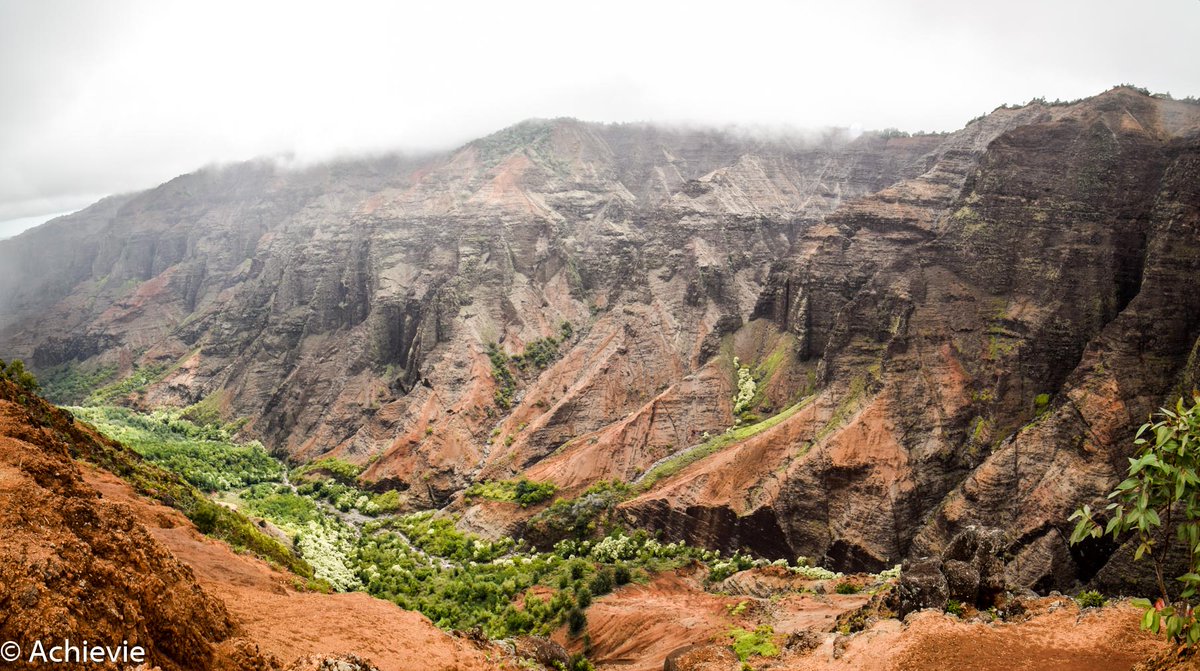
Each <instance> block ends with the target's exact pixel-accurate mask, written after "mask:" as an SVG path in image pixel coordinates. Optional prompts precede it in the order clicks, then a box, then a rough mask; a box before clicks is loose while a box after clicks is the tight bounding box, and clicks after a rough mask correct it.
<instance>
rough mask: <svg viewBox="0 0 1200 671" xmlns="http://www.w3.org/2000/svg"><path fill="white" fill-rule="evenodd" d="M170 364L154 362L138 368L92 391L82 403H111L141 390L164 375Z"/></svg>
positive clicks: (93, 404)
mask: <svg viewBox="0 0 1200 671" xmlns="http://www.w3.org/2000/svg"><path fill="white" fill-rule="evenodd" d="M170 369H171V366H169V365H166V364H155V365H152V366H145V367H143V368H138V369H136V370H134V371H133V372H132V373H130V374H129V376H128V377H125V378H123V379H121V380H118V381H116V382H113V383H111V384H107V385H105V386H103V387H100V388H99V389H97V390H95V391H93V392H92V393H91V394H89V395H88V397H87V398H86V399H84V401H83V404H84V405H91V406H97V405H112V404H113V403H115V402H117V401H119V400H121V399H122V398H125V397H126V396H129V395H130V394H134V393H137V392H141V391H143V390H145V389H146V387H148V386H150V385H151V384H154V383H155V382H158V381H159V380H161V379H162V378H163V376H164V375H166V373H167V371H169V370H170Z"/></svg>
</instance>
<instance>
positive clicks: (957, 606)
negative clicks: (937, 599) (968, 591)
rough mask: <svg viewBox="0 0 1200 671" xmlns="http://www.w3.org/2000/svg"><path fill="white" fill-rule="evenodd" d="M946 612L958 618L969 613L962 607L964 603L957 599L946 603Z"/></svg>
mask: <svg viewBox="0 0 1200 671" xmlns="http://www.w3.org/2000/svg"><path fill="white" fill-rule="evenodd" d="M946 612H947V613H950V614H951V615H956V616H958V617H962V616H963V615H966V613H967V611H966V609H965V608H964V607H963V605H962V602H960V601H957V600H955V599H950V600H949V601H947V602H946Z"/></svg>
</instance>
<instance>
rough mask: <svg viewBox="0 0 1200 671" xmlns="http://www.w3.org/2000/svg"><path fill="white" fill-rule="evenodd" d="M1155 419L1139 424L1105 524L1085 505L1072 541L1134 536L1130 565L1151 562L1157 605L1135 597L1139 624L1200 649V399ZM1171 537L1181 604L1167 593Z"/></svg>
mask: <svg viewBox="0 0 1200 671" xmlns="http://www.w3.org/2000/svg"><path fill="white" fill-rule="evenodd" d="M1156 417H1157V420H1156V418H1155V417H1151V421H1150V422H1147V423H1146V424H1143V425H1142V426H1141V428H1139V429H1138V431H1137V434H1136V435H1135V436H1134V441H1133V443H1134V445H1135V446H1136V447H1137V452H1136V454H1135V456H1134V457H1133V458H1130V460H1129V473H1128V476H1129V477H1127V478H1126V479H1125V480H1124V481H1122V482H1121V484H1119V485H1117V488H1116V489H1115V490H1113V492H1112V493H1111V494H1109V495H1108V498H1109V499H1111V500H1112V501H1113V502H1112V503H1110V504H1109V505H1108V506H1107V508H1106V509H1105V510H1106V512H1107V514H1108V515H1110V517H1109V519H1108V521H1107V524H1105V525H1104V526H1101V521H1098V520H1097V519H1095V516H1094V515H1093V513H1092V510H1091V508H1090V507H1089V506H1086V505H1085V506H1083V507H1082V508H1080V509H1079V510H1076V511H1075V513H1074V514H1073V515H1071V519H1072V520H1079V521H1078V523H1077V524H1076V525H1075V530H1074V531H1073V532H1072V534H1071V542H1072V543H1080V542H1083V541H1084V540H1085V539H1088V538H1100V537H1102V536H1104V535H1111V536H1112V537H1113V539H1114V540H1115V539H1118V538H1119V537H1120V536H1121V535H1122V534H1125V533H1132V534H1134V540H1135V541H1136V543H1137V549H1136V550H1135V552H1134V559H1135V560H1140V559H1142V558H1143V557H1149V558H1150V560H1151V562H1152V563H1153V566H1154V575H1155V578H1156V579H1157V582H1158V589H1159V595H1158V602H1157V603H1155V604H1151V602H1150V600H1148V599H1137V600H1135V603H1136V604H1137V605H1139V606H1141V607H1142V608H1143V609H1144V611H1145V614H1144V615H1143V617H1142V626H1143V627H1144V628H1146V629H1149V630H1151V631H1154V632H1156V633H1160V634H1165V635H1166V636H1167V637H1168V638H1171V639H1173V640H1174V641H1176V642H1177V643H1180V644H1184V645H1187V646H1189V647H1190V646H1195V645H1196V644H1197V643H1200V620H1198V619H1197V618H1196V616H1195V614H1194V612H1193V606H1194V603H1193V601H1194V598H1195V597H1196V593H1197V589H1198V588H1200V393H1194V394H1193V397H1192V404H1191V407H1188V406H1187V404H1185V403H1184V400H1183V399H1182V398H1180V399H1179V400H1178V401H1176V403H1175V408H1174V409H1173V410H1169V409H1166V408H1162V409H1160V410H1159V411H1158V413H1157V415H1156ZM1176 539H1178V541H1179V542H1182V543H1183V544H1184V548H1185V551H1186V555H1187V557H1188V562H1187V568H1186V572H1185V573H1184V574H1183V575H1181V576H1179V577H1177V578H1176V580H1177V581H1178V582H1181V583H1183V590H1182V591H1181V592H1180V594H1179V597H1178V599H1172V597H1171V594H1170V591H1169V590H1168V589H1167V582H1166V580H1167V577H1166V575H1165V572H1166V567H1167V557H1168V555H1169V554H1170V550H1171V547H1172V546H1173V545H1174V544H1175V542H1176Z"/></svg>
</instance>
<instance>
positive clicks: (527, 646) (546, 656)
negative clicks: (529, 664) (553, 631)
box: [513, 636, 571, 669]
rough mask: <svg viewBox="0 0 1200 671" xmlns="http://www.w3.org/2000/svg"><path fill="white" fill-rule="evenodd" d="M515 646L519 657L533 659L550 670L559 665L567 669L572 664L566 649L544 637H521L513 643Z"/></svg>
mask: <svg viewBox="0 0 1200 671" xmlns="http://www.w3.org/2000/svg"><path fill="white" fill-rule="evenodd" d="M513 646H514V648H515V652H516V654H517V656H519V657H525V658H527V659H532V660H534V661H536V662H537V663H538V664H541V665H542V666H544V667H546V668H548V669H554V668H558V665H561V666H562V667H563V668H564V669H565V668H567V667H568V665H569V664H570V663H571V655H569V654H567V650H566V648H564V647H562V646H561V645H559V644H558V643H555V642H554V641H552V640H550V639H548V638H545V637H544V636H521V637H520V638H518V639H517V640H515V641H513Z"/></svg>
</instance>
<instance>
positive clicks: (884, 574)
mask: <svg viewBox="0 0 1200 671" xmlns="http://www.w3.org/2000/svg"><path fill="white" fill-rule="evenodd" d="M875 579H876V580H878V581H880V582H887V581H889V580H899V579H900V564H896V565H895V566H893V567H891V568H889V569H885V570H883V571H880V572H879V573H876V574H875Z"/></svg>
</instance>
